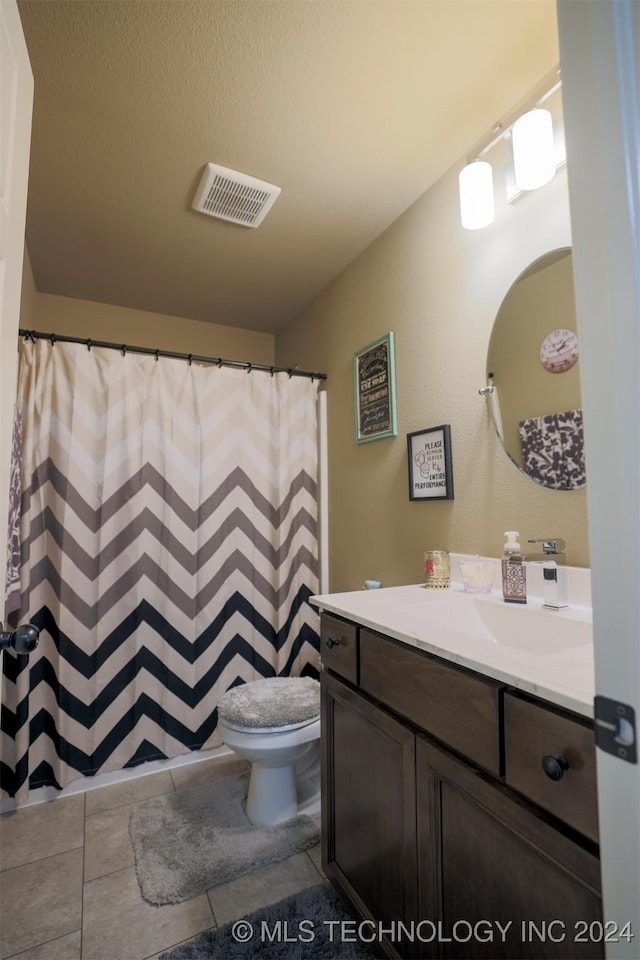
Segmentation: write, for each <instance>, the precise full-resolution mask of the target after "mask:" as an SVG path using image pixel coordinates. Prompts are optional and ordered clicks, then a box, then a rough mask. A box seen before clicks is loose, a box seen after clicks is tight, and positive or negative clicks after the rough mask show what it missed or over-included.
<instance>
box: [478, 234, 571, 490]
mask: <svg viewBox="0 0 640 960" xmlns="http://www.w3.org/2000/svg"><path fill="white" fill-rule="evenodd" d="M575 313H576V311H575V300H574V293H573V272H572V257H571V250H570V249H569V248H566V247H565V248H563V249H561V250H554V251H552V252H551V253H548V254H546V255H545V256H543V257H541V258H540V259H539V260H536V261H535V262H534V263H532V264H531V265H530V266H529V267H528V268H527V269H526V270H525V271H524V272H523V273H522V274H521V275H520V276H519V277H518V279H517V280H516V281H515V283H514V284H513V286H512V287H511V288H510V290H509V291H508V293H507V295H506V297H505V298H504V300H503V301H502V305H501V307H500V310H499V311H498V315H497V317H496V319H495V322H494V324H493V330H492V333H491V339H490V341H489V350H488V354H487V384H488V385H493V388H494V389H493V390H492V391H489V392H487V393H486V396H487V402H488V404H489V409H490V410H491V415H492V419H493V423H494V425H495V427H496V432H497V433H498V437H499V438H500V440H501V442H502V445H503V447H504V449H505V451H506V453H507V454H508V456H509V457H510V459H511V460H512V461H513V462H514V463H515V465H516V466H517V467H518V468H519V469H520V470H522V472H523V473H525V474H526V475H527V476H529V477H531V479H532V480H535V481H536V482H537V483H540V484H542V485H543V486H545V487H549V488H550V489H553V490H576V489H578V488H580V487H583V486H584V485H585V482H586V477H585V464H584V442H583V431H582V409H581V400H580V374H579V366H580V364H579V360H578V349H579V344H578V343H577V334H576V315H575Z"/></svg>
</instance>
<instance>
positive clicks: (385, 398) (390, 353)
mask: <svg viewBox="0 0 640 960" xmlns="http://www.w3.org/2000/svg"><path fill="white" fill-rule="evenodd" d="M353 389H354V399H355V414H356V442H357V443H366V442H367V441H369V440H381V439H382V437H395V436H396V434H397V433H398V422H397V417H396V374H395V354H394V349H393V334H392V333H385V335H384V336H383V337H380V338H379V339H378V340H374V341H373V343H369V344H367V346H366V347H363V348H362V350H358V351H357V352H356V353H354V355H353Z"/></svg>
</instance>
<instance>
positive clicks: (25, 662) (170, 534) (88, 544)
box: [0, 339, 319, 802]
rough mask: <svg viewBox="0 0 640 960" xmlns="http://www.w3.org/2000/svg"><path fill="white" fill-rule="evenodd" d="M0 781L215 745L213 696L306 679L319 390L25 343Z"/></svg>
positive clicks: (18, 784)
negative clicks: (34, 633)
mask: <svg viewBox="0 0 640 960" xmlns="http://www.w3.org/2000/svg"><path fill="white" fill-rule="evenodd" d="M21 353H22V356H21V363H20V378H19V396H18V407H19V414H20V416H21V420H22V434H23V445H22V457H21V477H22V505H21V520H20V541H21V566H20V621H21V622H29V621H30V622H32V623H34V624H35V625H36V626H38V627H39V628H40V630H41V634H40V644H39V646H38V648H37V649H36V651H35V652H34V653H32V654H31V655H30V657H29V658H26V657H17V656H15V655H14V654H13V653H9V654H7V653H5V654H4V656H3V690H2V725H1V726H2V734H1V736H2V741H1V749H2V756H1V768H0V775H1V777H2V783H1V786H2V789H3V791H5V792H6V793H8V794H9V795H10V796H15V797H16V801H17V802H21V801H22V800H24V799H25V798H26V795H27V793H28V790H29V789H33V788H35V787H39V786H43V785H53V786H55V787H62V786H64V785H66V784H68V783H69V782H70V781H72V780H74V779H76V778H78V777H80V776H86V775H93V774H96V773H98V772H100V773H102V772H107V771H111V770H115V769H120V768H122V767H126V766H133V765H135V764H138V763H141V762H143V761H146V760H152V759H159V758H164V757H172V756H175V755H177V754H180V753H185V752H187V751H191V750H198V749H200V748H201V747H203V746H204V747H206V746H207V745H210V744H211V743H212V741H213V735H214V730H215V727H216V723H217V710H216V706H217V703H218V700H219V698H220V696H221V695H222V693H223V692H224V691H225V690H227V689H228V688H229V687H231V686H233V685H235V684H237V683H240V682H244V681H249V680H253V679H256V678H258V677H267V676H281V675H283V676H296V675H300V674H310V675H312V676H317V661H318V649H319V636H318V617H317V614H316V613H315V611H314V610H313V609H312V608H311V607H310V606H309V604H308V603H307V600H308V598H309V597H310V596H311V595H312V594H313V593H316V592H317V590H318V579H317V577H318V573H317V542H316V535H317V534H316V522H317V505H316V485H317V438H316V394H317V388H318V383H317V381H315V382H314V381H313V380H312V379H309V378H303V377H290V376H289V375H288V374H286V373H284V374H283V373H274V374H271V375H270V374H269V373H264V372H261V371H254V372H247V371H246V370H244V369H235V368H230V367H225V366H222V367H217V366H200V365H196V364H190V363H187V362H185V361H181V360H174V359H167V358H162V357H159V358H157V357H154V356H142V355H137V354H134V353H132V352H126V351H124V352H123V355H121V354H120V353H119V352H118V351H115V350H110V349H103V348H96V347H88V346H85V345H81V344H71V343H60V342H56V343H55V344H52V343H51V342H49V341H48V340H42V339H40V340H36V341H35V342H25V343H24V344H22V347H21Z"/></svg>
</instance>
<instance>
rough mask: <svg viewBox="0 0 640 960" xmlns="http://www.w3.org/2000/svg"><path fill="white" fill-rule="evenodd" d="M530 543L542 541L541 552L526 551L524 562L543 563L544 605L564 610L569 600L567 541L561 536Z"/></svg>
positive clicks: (535, 541) (523, 556)
mask: <svg viewBox="0 0 640 960" xmlns="http://www.w3.org/2000/svg"><path fill="white" fill-rule="evenodd" d="M528 543H541V544H542V552H541V553H525V554H523V555H522V562H524V563H527V562H531V563H541V564H543V571H542V575H543V578H544V579H543V584H542V586H543V591H542V606H543V607H547V608H548V609H549V610H562V608H563V607H568V606H569V604H568V602H567V570H566V563H567V557H566V554H565V552H564V551H565V542H564V540H561V539H560V538H559V537H549V538H548V539H546V540H529V541H528Z"/></svg>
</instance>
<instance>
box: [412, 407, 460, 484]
mask: <svg viewBox="0 0 640 960" xmlns="http://www.w3.org/2000/svg"><path fill="white" fill-rule="evenodd" d="M407 455H408V458H409V499H410V500H453V465H452V462H451V428H450V426H449V424H443V425H442V426H440V427H431V428H430V429H429V430H416V432H415V433H408V434H407Z"/></svg>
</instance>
